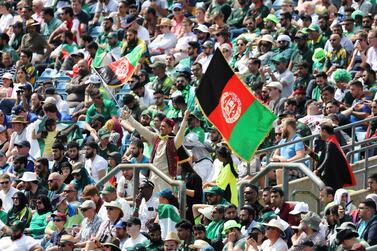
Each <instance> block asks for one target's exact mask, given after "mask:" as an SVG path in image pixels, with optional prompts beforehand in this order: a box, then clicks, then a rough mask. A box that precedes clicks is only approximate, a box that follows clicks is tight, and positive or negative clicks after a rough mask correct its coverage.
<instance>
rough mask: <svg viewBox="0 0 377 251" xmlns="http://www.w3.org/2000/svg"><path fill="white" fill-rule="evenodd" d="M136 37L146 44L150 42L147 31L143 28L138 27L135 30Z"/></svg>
mask: <svg viewBox="0 0 377 251" xmlns="http://www.w3.org/2000/svg"><path fill="white" fill-rule="evenodd" d="M137 37H138V38H140V39H141V40H143V41H144V42H145V43H146V44H149V43H150V42H151V37H150V35H149V31H148V30H147V29H146V28H145V27H144V26H141V25H139V27H138V28H137Z"/></svg>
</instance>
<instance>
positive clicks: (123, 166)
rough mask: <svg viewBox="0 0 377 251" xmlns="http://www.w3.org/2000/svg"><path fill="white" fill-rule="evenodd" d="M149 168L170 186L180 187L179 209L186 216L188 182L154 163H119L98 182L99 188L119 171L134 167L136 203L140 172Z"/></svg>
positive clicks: (134, 196)
mask: <svg viewBox="0 0 377 251" xmlns="http://www.w3.org/2000/svg"><path fill="white" fill-rule="evenodd" d="M145 168H147V169H149V170H151V171H152V172H154V173H155V174H156V175H157V176H158V177H160V178H162V179H163V180H164V181H165V182H166V183H168V184H169V185H170V186H177V187H178V188H179V189H178V197H179V199H180V203H179V211H180V213H181V216H182V217H183V218H184V217H185V216H186V183H185V182H184V181H182V180H173V179H172V178H170V177H169V176H168V175H167V174H165V173H163V172H162V171H161V170H160V169H158V168H157V167H156V166H154V165H152V164H119V165H117V166H116V167H115V168H114V169H112V170H111V171H110V172H108V173H107V174H106V175H105V176H104V177H103V178H102V179H101V180H99V181H98V182H97V184H96V186H97V188H100V187H102V186H103V185H104V184H105V183H106V182H107V181H109V180H110V178H111V177H114V176H115V175H116V174H117V173H119V172H120V171H123V170H128V169H133V173H134V176H133V182H134V194H133V202H134V203H135V198H136V195H137V192H138V187H139V173H140V170H141V169H145Z"/></svg>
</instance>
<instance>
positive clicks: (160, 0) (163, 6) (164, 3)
mask: <svg viewBox="0 0 377 251" xmlns="http://www.w3.org/2000/svg"><path fill="white" fill-rule="evenodd" d="M150 5H151V1H150V0H147V1H144V2H143V4H142V5H141V10H144V9H147V8H148V7H149V6H150ZM156 5H157V6H158V7H160V8H161V9H167V8H168V1H166V0H157V1H156ZM157 16H161V15H160V13H158V11H157Z"/></svg>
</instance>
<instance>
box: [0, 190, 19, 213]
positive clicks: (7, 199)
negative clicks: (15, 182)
mask: <svg viewBox="0 0 377 251" xmlns="http://www.w3.org/2000/svg"><path fill="white" fill-rule="evenodd" d="M17 192H18V190H17V189H16V188H14V187H10V189H9V191H8V193H7V194H5V193H4V191H3V190H1V191H0V199H1V200H2V201H3V209H4V211H5V212H8V211H9V210H10V209H11V208H12V207H13V200H12V197H13V195H14V194H15V193H17Z"/></svg>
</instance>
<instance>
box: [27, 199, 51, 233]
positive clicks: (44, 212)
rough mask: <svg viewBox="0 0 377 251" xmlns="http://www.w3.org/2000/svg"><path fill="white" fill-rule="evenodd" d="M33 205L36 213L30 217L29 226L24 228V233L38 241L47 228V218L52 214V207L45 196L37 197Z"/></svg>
mask: <svg viewBox="0 0 377 251" xmlns="http://www.w3.org/2000/svg"><path fill="white" fill-rule="evenodd" d="M35 204H36V208H35V209H36V211H35V212H34V213H33V216H32V217H31V221H30V226H29V227H28V228H25V230H24V233H25V234H27V235H31V236H32V237H33V238H36V239H39V238H41V237H42V236H43V234H44V230H45V228H46V227H47V223H48V218H49V217H50V215H51V213H52V206H51V202H50V199H49V198H48V197H47V196H45V195H40V196H38V198H37V200H36V203H35Z"/></svg>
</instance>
